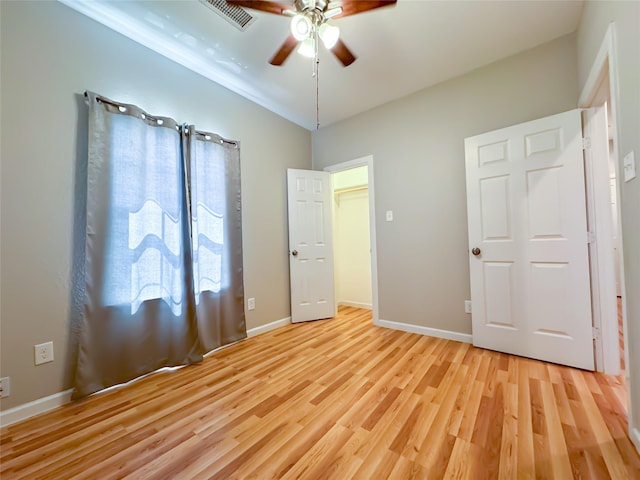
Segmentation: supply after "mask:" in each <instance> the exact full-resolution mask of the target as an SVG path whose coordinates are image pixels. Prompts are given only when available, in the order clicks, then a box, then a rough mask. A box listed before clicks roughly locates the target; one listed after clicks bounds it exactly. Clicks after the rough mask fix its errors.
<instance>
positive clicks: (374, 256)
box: [323, 155, 380, 325]
mask: <svg viewBox="0 0 640 480" xmlns="http://www.w3.org/2000/svg"><path fill="white" fill-rule="evenodd" d="M364 165H366V166H367V182H368V185H367V186H368V189H369V242H370V246H371V311H372V314H373V324H374V325H379V323H380V313H379V310H378V253H377V252H378V249H377V244H376V208H375V203H376V202H375V189H374V184H373V155H366V156H364V157H360V158H356V159H354V160H350V161H348V162H342V163H336V164H334V165H329V166H327V167H324V169H323V170H324V171H325V172H329V173H336V172H340V171H343V170H350V169H352V168H356V167H361V166H364ZM334 261H335V257H334ZM334 275H335V268H334ZM336 301H337V300H336ZM336 308H337V304H336Z"/></svg>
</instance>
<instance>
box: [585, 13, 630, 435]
mask: <svg viewBox="0 0 640 480" xmlns="http://www.w3.org/2000/svg"><path fill="white" fill-rule="evenodd" d="M607 76H608V78H609V100H610V104H611V116H612V117H613V119H614V123H615V125H614V128H613V129H612V130H611V138H612V140H613V158H614V163H615V170H616V200H617V210H618V232H617V234H618V241H619V258H620V284H621V285H620V289H621V292H622V327H623V331H624V342H625V345H624V355H625V371H626V375H627V383H628V380H629V374H628V372H629V368H630V367H631V366H630V365H629V345H628V343H627V342H628V332H627V307H626V287H625V274H624V245H623V239H622V212H621V204H620V191H621V183H620V182H621V176H620V174H621V172H620V161H619V158H620V157H619V152H618V147H619V140H618V139H619V138H620V132H619V128H620V116H619V111H618V105H619V103H620V97H619V92H618V64H617V59H616V55H615V29H614V24H613V23H611V24H609V27H608V28H607V31H606V33H605V35H604V38H603V40H602V44H601V45H600V50H599V51H598V54H597V55H596V58H595V60H594V62H593V65H592V66H591V70H590V71H589V76H588V77H587V80H586V82H585V85H584V88H583V89H582V93H581V94H580V98H579V100H578V106H579V107H580V108H589V107H592V106H596V102H597V100H598V98H597V94H598V91H599V90H600V87H601V85H602V82H603V80H605V78H606V77H607ZM587 197H588V198H587V203H588V204H589V203H590V202H593V201H594V192H593V191H592V190H590V189H587ZM596 234H597V232H596ZM609 267H610V266H609V265H606V266H599V267H598V268H597V269H595V270H594V271H592V276H593V277H594V278H592V281H593V282H595V283H596V284H598V285H600V286H601V287H602V288H600V290H601V291H607V286H606V285H603V284H602V283H601V282H603V281H604V280H605V279H606V278H608V275H606V274H605V273H604V271H603V270H602V269H603V268H609ZM595 313H596V312H594V327H595V328H598V329H599V330H600V332H601V335H599V336H598V338H596V342H598V343H599V348H600V349H601V350H602V358H601V361H598V355H596V370H597V371H599V372H604V373H610V374H619V373H620V346H619V343H618V319H617V317H616V318H615V319H612V318H606V317H604V318H601V317H600V316H599V315H595ZM596 350H597V349H596ZM629 417H630V418H631V409H629ZM632 424H633V423H632V422H631V421H629V425H632Z"/></svg>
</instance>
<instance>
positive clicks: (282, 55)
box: [269, 35, 298, 67]
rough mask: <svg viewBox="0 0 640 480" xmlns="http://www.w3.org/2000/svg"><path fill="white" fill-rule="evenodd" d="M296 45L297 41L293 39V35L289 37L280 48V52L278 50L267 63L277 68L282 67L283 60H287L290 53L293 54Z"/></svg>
mask: <svg viewBox="0 0 640 480" xmlns="http://www.w3.org/2000/svg"><path fill="white" fill-rule="evenodd" d="M297 45H298V41H297V40H296V39H295V38H294V37H293V35H289V36H288V37H287V39H286V40H285V41H284V43H283V44H282V46H281V47H280V50H278V51H277V52H276V54H275V55H274V56H273V57H272V58H271V60H269V63H270V64H271V65H275V66H277V67H278V66H280V65H282V64H283V63H284V62H285V60H286V59H287V58H289V55H291V52H293V50H294V49H295V48H296V46H297Z"/></svg>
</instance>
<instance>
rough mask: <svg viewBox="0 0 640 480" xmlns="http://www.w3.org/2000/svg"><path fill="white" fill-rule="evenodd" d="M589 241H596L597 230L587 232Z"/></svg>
mask: <svg viewBox="0 0 640 480" xmlns="http://www.w3.org/2000/svg"><path fill="white" fill-rule="evenodd" d="M587 243H589V244H591V243H596V232H587Z"/></svg>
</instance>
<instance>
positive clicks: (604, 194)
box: [581, 59, 627, 377]
mask: <svg viewBox="0 0 640 480" xmlns="http://www.w3.org/2000/svg"><path fill="white" fill-rule="evenodd" d="M610 73H611V72H610V65H609V60H608V59H605V60H604V61H603V63H602V65H601V68H600V72H599V74H598V79H597V81H595V82H594V83H593V86H592V88H591V93H590V95H589V98H588V99H587V100H584V99H581V106H582V107H586V110H585V111H584V112H583V123H584V134H585V137H587V138H588V139H589V140H588V142H587V144H586V147H587V148H585V171H586V174H587V210H588V223H589V231H590V232H592V233H590V235H591V238H590V244H589V255H590V261H591V279H592V282H591V283H592V309H593V321H594V329H595V332H596V335H595V342H594V347H595V359H596V370H597V371H600V372H604V373H608V374H612V375H618V374H621V373H622V374H623V375H624V376H625V377H626V376H627V375H626V372H625V365H626V349H625V341H624V337H625V315H624V298H623V297H622V295H623V292H624V279H623V268H622V261H621V259H622V245H621V240H620V239H621V234H620V232H621V225H620V218H621V217H620V208H619V196H620V195H619V192H618V190H619V185H620V176H619V168H618V165H617V163H618V162H617V158H618V155H617V152H618V148H617V147H618V146H617V135H616V132H617V128H616V123H615V120H616V117H615V105H614V103H613V101H612V99H613V97H612V89H611V80H610Z"/></svg>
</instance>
